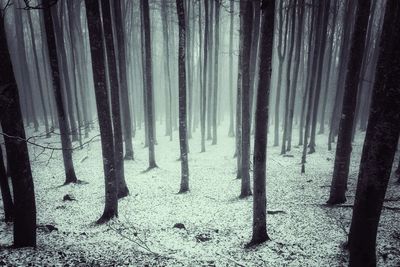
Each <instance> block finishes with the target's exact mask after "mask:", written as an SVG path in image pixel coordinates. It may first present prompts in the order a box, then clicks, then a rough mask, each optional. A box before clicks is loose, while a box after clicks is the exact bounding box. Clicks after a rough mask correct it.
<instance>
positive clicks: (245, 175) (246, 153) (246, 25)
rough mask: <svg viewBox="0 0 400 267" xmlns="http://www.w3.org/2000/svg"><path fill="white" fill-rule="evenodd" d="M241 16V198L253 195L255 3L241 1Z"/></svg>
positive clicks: (249, 0)
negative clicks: (253, 37) (253, 47)
mask: <svg viewBox="0 0 400 267" xmlns="http://www.w3.org/2000/svg"><path fill="white" fill-rule="evenodd" d="M240 15H241V16H242V17H243V21H242V27H241V31H243V35H242V37H243V47H242V109H241V111H242V144H241V147H242V166H241V168H242V183H241V193H240V198H245V197H248V196H250V195H251V188H250V173H249V171H250V50H251V35H252V23H253V3H252V1H251V0H241V1H240Z"/></svg>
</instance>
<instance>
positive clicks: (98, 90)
mask: <svg viewBox="0 0 400 267" xmlns="http://www.w3.org/2000/svg"><path fill="white" fill-rule="evenodd" d="M85 5H86V17H87V23H88V29H89V42H90V53H91V56H92V68H93V81H94V84H95V87H94V89H95V96H96V106H97V116H98V118H99V126H100V135H101V148H102V155H103V168H104V178H105V207H104V211H103V215H102V216H101V217H100V218H99V219H98V220H97V223H98V224H101V223H105V222H107V221H109V220H110V219H112V218H114V217H117V216H118V197H117V194H118V189H117V178H116V173H115V162H114V161H115V156H114V155H115V153H114V137H113V132H112V123H111V112H110V105H109V100H108V99H109V98H108V92H107V88H106V75H105V69H106V68H105V58H104V53H103V51H104V47H103V45H104V44H103V42H102V41H100V40H102V39H103V38H102V32H101V19H100V16H101V15H100V14H101V13H100V4H99V2H98V1H97V0H85Z"/></svg>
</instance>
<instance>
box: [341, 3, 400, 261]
mask: <svg viewBox="0 0 400 267" xmlns="http://www.w3.org/2000/svg"><path fill="white" fill-rule="evenodd" d="M359 2H363V1H359ZM368 2H369V1H368ZM360 4H363V3H360ZM386 5H387V6H386V11H385V12H386V14H385V19H384V24H383V32H382V36H381V39H380V47H379V51H380V52H379V59H378V65H377V69H376V79H375V84H374V91H373V96H372V104H371V109H370V115H369V120H368V127H367V132H366V136H365V142H364V147H363V152H362V157H361V164H360V172H359V175H358V183H357V191H356V196H355V200H354V208H353V217H352V221H351V226H350V233H349V250H350V261H349V266H350V267H353V266H376V234H377V230H378V224H379V218H380V214H381V211H382V206H383V202H384V198H385V193H386V189H387V186H388V182H389V178H390V173H391V169H392V164H393V159H394V155H395V152H396V147H397V143H398V138H399V134H400V86H399V85H400V50H399V49H398V41H399V40H400V2H399V1H397V0H388V1H387V4H386ZM365 14H367V12H366V11H365Z"/></svg>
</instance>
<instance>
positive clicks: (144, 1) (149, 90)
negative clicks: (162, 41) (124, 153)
mask: <svg viewBox="0 0 400 267" xmlns="http://www.w3.org/2000/svg"><path fill="white" fill-rule="evenodd" d="M140 5H141V7H142V11H143V26H144V29H143V30H144V45H145V48H146V49H145V54H146V56H145V69H146V98H147V110H146V111H147V122H148V136H149V137H148V139H149V169H152V168H155V167H157V164H156V159H155V153H154V144H155V124H154V120H155V114H154V109H153V104H154V103H153V71H152V56H151V36H150V13H149V1H148V0H140Z"/></svg>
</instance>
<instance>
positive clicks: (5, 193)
mask: <svg viewBox="0 0 400 267" xmlns="http://www.w3.org/2000/svg"><path fill="white" fill-rule="evenodd" d="M7 162H8V161H7ZM0 190H1V199H2V200H3V208H4V221H5V222H12V221H13V219H14V215H13V214H14V203H13V200H12V197H11V191H10V184H9V183H8V176H7V172H6V168H5V165H4V157H3V151H2V148H1V146H0Z"/></svg>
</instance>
